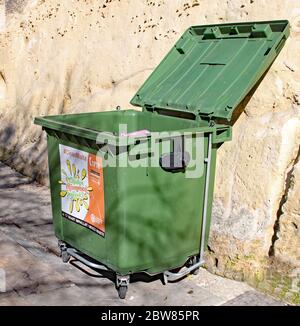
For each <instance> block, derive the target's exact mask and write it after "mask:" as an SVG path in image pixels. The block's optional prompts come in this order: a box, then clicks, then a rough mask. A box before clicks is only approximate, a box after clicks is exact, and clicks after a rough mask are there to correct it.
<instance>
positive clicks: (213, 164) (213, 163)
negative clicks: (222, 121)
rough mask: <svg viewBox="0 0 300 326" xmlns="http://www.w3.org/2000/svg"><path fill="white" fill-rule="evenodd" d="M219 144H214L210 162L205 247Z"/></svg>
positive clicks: (209, 222)
mask: <svg viewBox="0 0 300 326" xmlns="http://www.w3.org/2000/svg"><path fill="white" fill-rule="evenodd" d="M218 146H219V145H213V147H212V151H211V162H210V164H211V165H210V176H209V188H208V201H207V213H206V214H207V217H206V231H205V248H204V249H206V248H207V245H208V239H209V231H210V225H211V219H212V216H211V214H212V205H213V197H214V184H215V174H216V159H217V147H218Z"/></svg>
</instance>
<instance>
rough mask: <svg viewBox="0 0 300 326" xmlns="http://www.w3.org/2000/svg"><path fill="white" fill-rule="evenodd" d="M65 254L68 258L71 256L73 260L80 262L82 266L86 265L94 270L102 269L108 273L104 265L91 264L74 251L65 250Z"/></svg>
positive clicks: (71, 249) (70, 249)
mask: <svg viewBox="0 0 300 326" xmlns="http://www.w3.org/2000/svg"><path fill="white" fill-rule="evenodd" d="M67 253H68V254H69V255H70V256H72V257H73V258H75V259H77V260H78V261H80V262H81V263H83V264H84V265H87V266H88V267H91V268H95V269H102V270H104V271H109V270H110V269H108V268H107V267H106V266H104V265H100V264H96V263H93V262H91V261H89V260H87V259H85V258H84V257H83V256H82V255H81V254H80V253H79V252H78V251H77V250H76V249H73V248H67Z"/></svg>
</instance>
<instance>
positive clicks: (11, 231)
mask: <svg viewBox="0 0 300 326" xmlns="http://www.w3.org/2000/svg"><path fill="white" fill-rule="evenodd" d="M50 210H51V206H50V198H49V191H48V189H47V188H46V187H42V186H39V185H37V184H35V183H32V182H31V181H30V180H29V179H27V178H25V177H23V176H21V175H19V174H18V173H16V172H14V171H12V170H11V169H10V168H9V167H7V166H5V165H4V164H2V163H0V306H1V305H197V306H204V305H283V304H284V303H282V302H279V301H276V300H275V299H273V298H271V297H268V296H265V295H263V294H260V293H258V292H257V291H255V290H254V289H252V288H251V287H249V286H248V285H246V284H245V283H241V282H236V281H232V280H228V279H224V278H221V277H218V276H215V275H212V274H210V273H208V272H207V271H206V270H205V269H201V270H200V273H199V274H198V275H197V276H188V277H186V278H185V279H183V280H182V281H180V282H176V283H172V284H168V285H166V286H164V285H162V283H161V281H160V280H152V281H150V282H141V281H138V282H135V283H132V284H131V285H130V288H129V291H128V294H127V298H126V299H125V300H119V299H118V296H117V292H116V290H115V287H114V284H113V282H112V281H110V280H109V279H107V278H104V277H101V276H99V275H97V274H95V272H93V271H90V273H92V274H93V275H94V276H88V275H86V274H85V273H83V272H82V270H80V268H82V266H80V264H79V263H78V262H75V261H73V262H72V264H63V263H62V262H61V259H60V258H59V252H58V249H57V240H56V238H55V237H54V234H53V230H52V224H51V212H50ZM1 269H2V270H1ZM3 270H4V272H3ZM4 273H5V280H6V282H5V283H6V291H5V292H3V293H1V289H2V290H3V278H4ZM1 279H2V284H1Z"/></svg>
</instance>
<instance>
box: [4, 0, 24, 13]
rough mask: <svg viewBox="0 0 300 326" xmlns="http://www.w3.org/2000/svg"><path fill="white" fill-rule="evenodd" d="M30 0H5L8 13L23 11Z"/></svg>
mask: <svg viewBox="0 0 300 326" xmlns="http://www.w3.org/2000/svg"><path fill="white" fill-rule="evenodd" d="M28 2H29V0H5V11H6V14H13V13H15V12H17V13H19V14H20V13H22V12H23V10H24V8H25V7H26V5H27V3H28Z"/></svg>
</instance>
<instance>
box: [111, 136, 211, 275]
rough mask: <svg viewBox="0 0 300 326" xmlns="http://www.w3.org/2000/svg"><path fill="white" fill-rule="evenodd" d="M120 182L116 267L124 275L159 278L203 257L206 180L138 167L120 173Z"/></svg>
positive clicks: (206, 143) (206, 141) (155, 168)
mask: <svg viewBox="0 0 300 326" xmlns="http://www.w3.org/2000/svg"><path fill="white" fill-rule="evenodd" d="M207 138H208V137H207V134H206V137H205V138H204V146H205V148H207V146H208V140H207ZM194 146H196V144H195V143H194ZM206 151H207V149H206ZM203 159H204V157H203ZM202 164H203V163H202ZM118 177H119V181H118V186H119V189H118V192H119V196H120V197H119V200H120V202H119V205H120V206H121V207H122V208H123V210H124V211H123V214H122V223H121V225H122V232H120V237H121V239H120V243H121V245H120V247H119V256H118V257H119V259H118V264H117V265H118V268H119V269H120V271H121V273H123V274H126V273H129V272H131V271H143V270H147V271H148V272H149V273H157V272H161V271H164V270H166V269H171V268H174V267H178V266H181V265H182V264H183V263H184V262H185V261H186V259H187V258H188V257H189V256H192V255H196V254H198V253H199V245H200V231H201V223H202V212H203V199H204V184H205V176H204V174H203V175H201V176H200V177H197V178H187V177H186V173H183V172H179V173H172V172H167V171H164V170H163V169H162V168H161V167H150V168H148V167H139V168H126V169H124V168H123V169H119V174H118Z"/></svg>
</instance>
